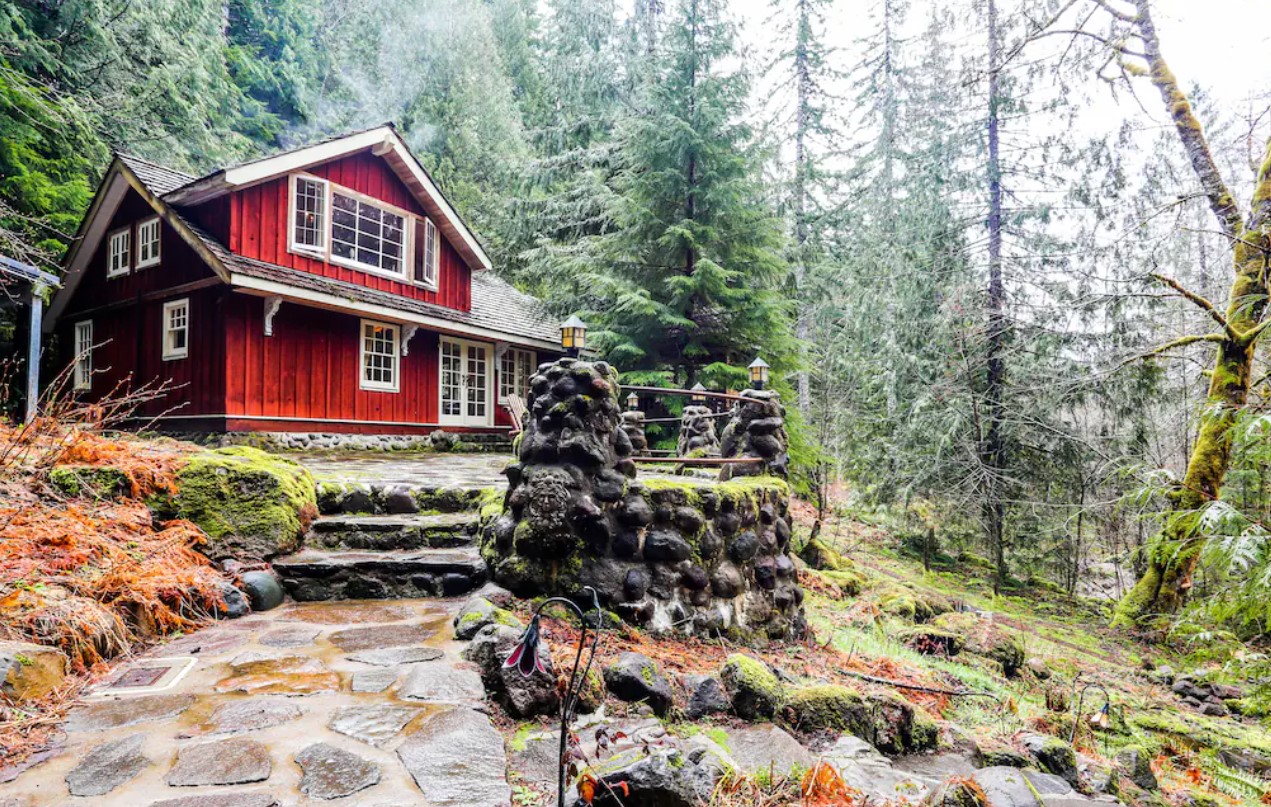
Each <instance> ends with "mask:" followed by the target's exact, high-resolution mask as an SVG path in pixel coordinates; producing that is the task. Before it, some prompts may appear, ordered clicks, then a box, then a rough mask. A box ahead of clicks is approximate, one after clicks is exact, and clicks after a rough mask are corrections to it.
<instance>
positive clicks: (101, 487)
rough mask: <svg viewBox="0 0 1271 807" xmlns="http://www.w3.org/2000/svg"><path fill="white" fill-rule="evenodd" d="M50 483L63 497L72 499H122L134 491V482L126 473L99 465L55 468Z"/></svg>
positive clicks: (50, 471) (51, 473)
mask: <svg viewBox="0 0 1271 807" xmlns="http://www.w3.org/2000/svg"><path fill="white" fill-rule="evenodd" d="M49 483H50V484H51V485H52V486H53V487H55V488H57V491H58V492H59V493H61V494H62V495H63V496H69V497H72V498H86V499H97V500H111V499H122V498H124V497H126V496H127V495H128V494H129V493H130V492H131V490H132V482H131V481H130V480H129V478H128V475H127V474H126V473H125V472H124V471H122V470H121V469H119V468H112V467H110V466H99V465H57V466H54V467H53V468H51V469H50V470H49Z"/></svg>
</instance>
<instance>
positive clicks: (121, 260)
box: [106, 227, 132, 277]
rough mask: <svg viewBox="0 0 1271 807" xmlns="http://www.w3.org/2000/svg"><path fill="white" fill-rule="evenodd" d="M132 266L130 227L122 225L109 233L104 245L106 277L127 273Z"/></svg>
mask: <svg viewBox="0 0 1271 807" xmlns="http://www.w3.org/2000/svg"><path fill="white" fill-rule="evenodd" d="M131 268H132V228H130V227H124V228H123V229H120V230H116V231H114V232H113V233H111V234H110V240H109V241H108V242H107V245H106V277H119V276H120V275H126V274H128V270H129V269H131Z"/></svg>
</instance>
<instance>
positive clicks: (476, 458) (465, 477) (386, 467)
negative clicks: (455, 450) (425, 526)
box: [284, 451, 513, 488]
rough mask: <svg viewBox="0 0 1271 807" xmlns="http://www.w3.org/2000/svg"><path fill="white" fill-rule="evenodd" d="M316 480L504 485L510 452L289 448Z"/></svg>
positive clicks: (383, 484) (288, 455)
mask: <svg viewBox="0 0 1271 807" xmlns="http://www.w3.org/2000/svg"><path fill="white" fill-rule="evenodd" d="M284 456H286V457H289V458H291V459H294V460H296V461H297V462H299V463H300V464H302V465H304V466H305V467H306V468H308V469H309V471H310V472H311V473H313V475H314V477H316V478H317V479H318V480H319V481H327V482H345V483H360V484H367V485H369V484H375V485H380V486H383V487H386V488H390V487H394V486H397V485H404V486H410V487H454V488H485V487H493V486H500V487H501V486H505V485H506V484H507V479H506V478H505V477H504V476H503V469H504V468H506V467H507V465H508V463H510V462H512V460H513V458H512V455H510V454H495V453H480V454H434V453H427V452H417V453H411V452H401V453H396V454H394V453H385V452H382V451H289V452H287V453H286V454H284Z"/></svg>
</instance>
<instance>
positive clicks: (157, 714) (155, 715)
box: [63, 695, 194, 731]
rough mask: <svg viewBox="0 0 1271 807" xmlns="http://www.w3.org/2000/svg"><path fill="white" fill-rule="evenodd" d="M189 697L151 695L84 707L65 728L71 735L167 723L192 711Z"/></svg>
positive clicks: (73, 713)
mask: <svg viewBox="0 0 1271 807" xmlns="http://www.w3.org/2000/svg"><path fill="white" fill-rule="evenodd" d="M192 703H194V698H193V697H191V696H189V695H150V696H147V697H144V698H126V699H121V700H114V701H100V702H97V703H91V704H88V705H86V706H80V707H78V708H77V709H75V710H74V711H72V712H71V714H70V717H69V718H67V720H66V723H65V724H64V726H63V728H65V729H66V730H67V731H105V730H107V729H117V728H123V727H124V726H132V725H135V724H137V723H147V722H150V721H152V720H166V719H168V718H172V717H176V716H177V715H179V714H181V713H182V712H184V711H185V710H186V709H188V708H190V705H191V704H192Z"/></svg>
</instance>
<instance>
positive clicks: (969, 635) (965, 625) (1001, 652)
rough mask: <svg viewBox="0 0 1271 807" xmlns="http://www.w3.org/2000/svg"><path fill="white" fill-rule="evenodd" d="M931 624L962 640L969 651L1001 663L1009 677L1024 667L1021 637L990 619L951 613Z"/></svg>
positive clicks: (1004, 672) (1003, 670)
mask: <svg viewBox="0 0 1271 807" xmlns="http://www.w3.org/2000/svg"><path fill="white" fill-rule="evenodd" d="M932 624H933V625H934V626H936V627H938V628H940V629H941V630H944V631H947V632H949V633H952V634H956V635H958V636H961V637H963V639H964V640H965V643H964V648H965V649H966V650H967V651H968V652H970V653H975V654H976V655H978V656H983V657H985V658H988V659H992V660H993V661H996V662H997V663H999V664H1001V665H1002V672H1003V674H1005V675H1006V676H1008V677H1013V676H1014V675H1015V674H1016V672H1018V671H1019V669H1020V668H1021V667H1022V666H1023V665H1024V644H1023V642H1022V641H1021V639H1020V636H1019V634H1018V633H1017V632H1015V631H1013V630H1010V629H1008V628H1004V627H1001V626H1000V625H998V624H996V623H995V622H994V621H993V620H992V619H991V618H982V617H981V616H980V615H978V614H973V613H966V612H963V613H948V614H941V615H940V616H938V617H936V618H935V619H934V620H933V622H932Z"/></svg>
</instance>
